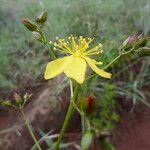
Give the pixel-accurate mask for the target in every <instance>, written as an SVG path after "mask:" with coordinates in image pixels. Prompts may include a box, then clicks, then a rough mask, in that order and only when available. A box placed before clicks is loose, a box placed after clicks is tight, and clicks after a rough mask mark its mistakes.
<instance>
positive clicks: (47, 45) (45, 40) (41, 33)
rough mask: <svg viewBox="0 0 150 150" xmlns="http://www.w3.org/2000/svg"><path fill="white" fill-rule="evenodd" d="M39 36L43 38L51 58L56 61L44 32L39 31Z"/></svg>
mask: <svg viewBox="0 0 150 150" xmlns="http://www.w3.org/2000/svg"><path fill="white" fill-rule="evenodd" d="M37 32H39V34H40V35H41V36H42V39H43V44H44V45H45V46H46V47H47V49H48V51H49V53H50V56H51V57H52V59H53V60H54V59H56V56H55V54H54V52H53V51H52V49H51V48H50V47H49V44H48V41H47V38H46V37H45V36H44V34H43V32H42V31H41V30H40V29H38V31H37Z"/></svg>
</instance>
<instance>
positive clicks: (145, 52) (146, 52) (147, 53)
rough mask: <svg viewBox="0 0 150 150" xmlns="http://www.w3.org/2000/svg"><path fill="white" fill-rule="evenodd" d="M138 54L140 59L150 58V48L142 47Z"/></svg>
mask: <svg viewBox="0 0 150 150" xmlns="http://www.w3.org/2000/svg"><path fill="white" fill-rule="evenodd" d="M136 52H137V54H138V55H139V56H140V57H146V56H150V48H149V47H142V48H140V49H138V50H137V51H136Z"/></svg>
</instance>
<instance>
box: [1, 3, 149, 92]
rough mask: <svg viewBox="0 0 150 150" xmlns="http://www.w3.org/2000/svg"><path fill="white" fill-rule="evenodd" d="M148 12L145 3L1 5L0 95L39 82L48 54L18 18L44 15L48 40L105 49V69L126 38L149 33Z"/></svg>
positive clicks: (103, 57)
mask: <svg viewBox="0 0 150 150" xmlns="http://www.w3.org/2000/svg"><path fill="white" fill-rule="evenodd" d="M149 7H150V2H149V1H148V0H126V1H124V0H119V1H118V0H91V1H86V0H71V1H70V0H61V1H59V0H30V1H24V0H11V1H6V0H0V35H1V37H0V90H1V91H4V92H5V91H6V93H9V91H11V90H13V89H17V88H21V87H25V86H32V85H34V84H36V83H39V82H40V81H41V80H42V79H43V70H44V67H45V64H46V63H47V61H48V59H49V55H48V53H47V52H46V51H45V48H44V47H43V46H42V45H41V44H39V43H38V42H37V41H35V40H34V39H33V37H32V35H31V33H29V32H28V31H27V30H26V29H25V28H24V26H23V25H22V24H21V20H22V18H25V17H28V18H30V19H33V18H35V16H38V15H39V14H40V13H41V12H42V11H43V10H47V11H48V22H47V24H46V26H45V28H44V31H45V32H46V35H47V37H48V39H50V40H53V39H54V38H55V37H56V36H59V37H66V36H68V35H70V34H74V35H83V36H90V37H95V39H96V40H95V41H96V42H97V41H99V42H101V43H103V45H104V50H105V51H104V55H103V56H102V57H101V59H103V60H105V61H104V62H105V64H107V63H108V62H109V61H110V60H112V59H113V58H114V57H115V56H116V55H117V54H118V50H117V47H118V46H119V45H120V44H122V41H123V40H124V39H125V38H127V37H128V36H129V35H131V34H134V33H137V32H138V31H143V32H144V33H145V34H149V32H150V31H149V25H150V16H149V13H150V8H149ZM116 71H117V70H115V71H114V72H116Z"/></svg>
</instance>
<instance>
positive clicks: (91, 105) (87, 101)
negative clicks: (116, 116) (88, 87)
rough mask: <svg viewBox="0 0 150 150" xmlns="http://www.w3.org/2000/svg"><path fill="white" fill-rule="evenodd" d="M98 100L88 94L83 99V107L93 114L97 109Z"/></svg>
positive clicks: (86, 111)
mask: <svg viewBox="0 0 150 150" xmlns="http://www.w3.org/2000/svg"><path fill="white" fill-rule="evenodd" d="M95 106H96V101H95V99H94V97H92V96H87V97H85V98H84V99H83V102H82V108H83V110H84V111H85V113H87V114H88V115H89V114H91V113H92V112H93V111H94V110H95Z"/></svg>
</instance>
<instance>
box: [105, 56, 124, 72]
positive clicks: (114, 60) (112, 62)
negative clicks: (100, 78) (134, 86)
mask: <svg viewBox="0 0 150 150" xmlns="http://www.w3.org/2000/svg"><path fill="white" fill-rule="evenodd" d="M121 56H122V55H118V56H117V57H116V58H115V59H113V60H112V61H111V62H110V63H109V64H108V65H106V66H105V67H104V68H103V70H106V69H107V68H109V67H110V66H111V65H112V64H114V63H115V62H116V61H117V60H118V59H119V58H120V57H121Z"/></svg>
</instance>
